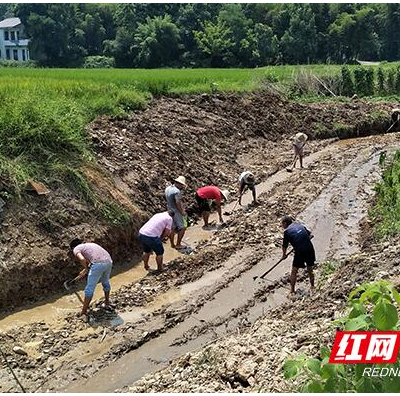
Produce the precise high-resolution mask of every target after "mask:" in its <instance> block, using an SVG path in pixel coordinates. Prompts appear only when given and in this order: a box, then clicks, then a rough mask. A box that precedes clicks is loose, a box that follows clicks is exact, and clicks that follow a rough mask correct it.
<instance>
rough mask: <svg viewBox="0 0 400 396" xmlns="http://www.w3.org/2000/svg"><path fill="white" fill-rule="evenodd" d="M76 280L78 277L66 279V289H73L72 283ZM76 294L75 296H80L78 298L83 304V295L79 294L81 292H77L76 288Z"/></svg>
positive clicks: (64, 284)
mask: <svg viewBox="0 0 400 396" xmlns="http://www.w3.org/2000/svg"><path fill="white" fill-rule="evenodd" d="M75 282H76V279H75V278H74V279H71V280H69V281H68V280H67V281H65V282H64V283H63V286H64V289H65V290H67V291H71V286H72V284H73V283H75ZM74 294H75V296H76V297H77V298H78V300H79V301H80V302H81V303H82V305H83V300H82V297H81V296H80V295H79V293H78V292H76V291H75V290H74Z"/></svg>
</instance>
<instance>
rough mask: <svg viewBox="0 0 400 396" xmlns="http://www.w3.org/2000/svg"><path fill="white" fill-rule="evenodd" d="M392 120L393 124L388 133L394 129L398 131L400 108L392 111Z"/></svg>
mask: <svg viewBox="0 0 400 396" xmlns="http://www.w3.org/2000/svg"><path fill="white" fill-rule="evenodd" d="M391 119H392V124H391V125H390V127H389V129H388V130H387V131H386V132H390V131H392V130H393V129H396V127H397V125H398V124H399V121H400V109H398V108H395V109H392V114H391Z"/></svg>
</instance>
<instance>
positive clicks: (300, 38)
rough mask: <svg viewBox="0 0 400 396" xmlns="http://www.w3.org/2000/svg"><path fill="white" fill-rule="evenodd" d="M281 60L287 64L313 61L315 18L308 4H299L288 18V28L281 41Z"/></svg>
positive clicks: (315, 45)
mask: <svg viewBox="0 0 400 396" xmlns="http://www.w3.org/2000/svg"><path fill="white" fill-rule="evenodd" d="M281 47H282V52H283V59H284V60H285V61H286V62H289V63H311V62H313V61H315V57H314V54H315V51H316V48H317V41H316V27H315V17H314V13H313V12H312V10H311V7H310V5H309V4H301V5H299V7H298V10H297V12H296V13H295V14H292V17H291V18H290V27H289V29H288V30H287V31H286V32H285V33H284V35H283V36H282V39H281Z"/></svg>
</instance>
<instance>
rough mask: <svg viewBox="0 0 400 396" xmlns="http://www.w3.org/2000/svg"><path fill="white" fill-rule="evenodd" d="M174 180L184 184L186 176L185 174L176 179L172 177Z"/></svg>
mask: <svg viewBox="0 0 400 396" xmlns="http://www.w3.org/2000/svg"><path fill="white" fill-rule="evenodd" d="M174 181H175V182H177V183H179V184H182V186H186V177H185V176H179V177H177V178H176V179H174Z"/></svg>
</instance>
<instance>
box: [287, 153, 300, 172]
mask: <svg viewBox="0 0 400 396" xmlns="http://www.w3.org/2000/svg"><path fill="white" fill-rule="evenodd" d="M297 157H298V156H297V154H296V155H295V156H294V161H293V164H292V166H290V167H287V168H286V171H287V172H289V173H292V172H293V168H294V167H295V165H296V162H297Z"/></svg>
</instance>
